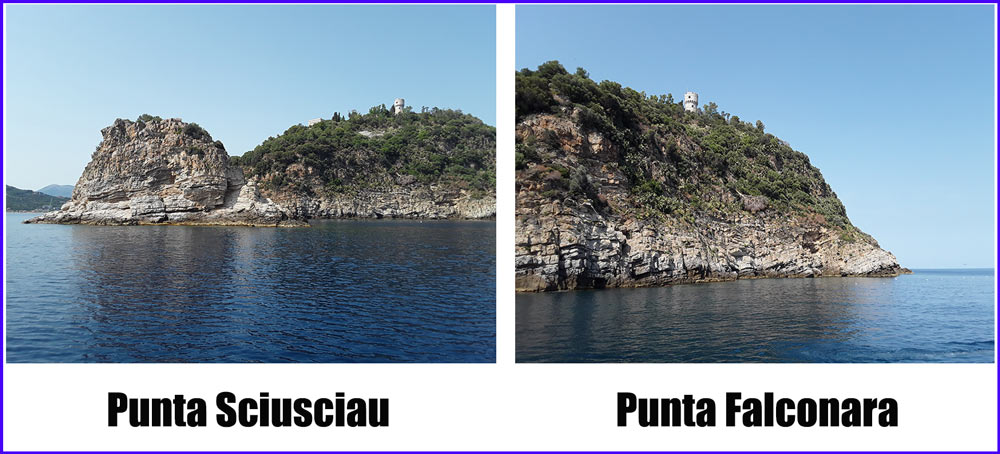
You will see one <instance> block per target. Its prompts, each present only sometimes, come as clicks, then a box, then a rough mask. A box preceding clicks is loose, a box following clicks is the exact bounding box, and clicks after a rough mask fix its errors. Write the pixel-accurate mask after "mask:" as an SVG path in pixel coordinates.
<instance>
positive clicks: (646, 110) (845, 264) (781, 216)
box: [515, 62, 906, 291]
mask: <svg viewBox="0 0 1000 454" xmlns="http://www.w3.org/2000/svg"><path fill="white" fill-rule="evenodd" d="M516 140H517V142H516V143H517V145H516V147H517V149H516V155H515V159H516V169H517V171H516V172H517V186H516V188H517V209H516V216H517V219H516V227H517V238H516V262H515V265H516V286H517V289H518V290H522V291H537V290H560V289H574V288H593V287H598V288H599V287H631V286H654V285H666V284H672V283H683V282H700V281H713V280H732V279H743V278H756V277H785V276H789V277H791V276H795V277H812V276H846V275H857V276H894V275H897V274H898V273H900V272H905V271H906V270H905V269H903V268H900V266H899V264H898V263H897V262H896V258H895V257H894V256H893V255H892V254H891V253H889V252H887V251H885V250H882V249H881V248H880V247H879V245H878V243H877V242H876V241H875V240H874V239H873V238H872V237H871V236H869V235H867V234H865V233H864V232H861V231H860V230H859V229H858V228H856V227H854V226H853V225H852V224H851V223H850V221H849V220H848V218H847V214H846V211H845V209H844V206H843V204H841V202H840V200H839V199H837V196H836V194H835V193H834V192H833V191H832V190H831V189H830V186H829V185H827V184H826V182H825V181H824V180H823V176H822V175H821V174H820V172H819V170H818V169H816V168H815V167H813V166H812V165H810V163H809V158H808V157H807V156H806V155H804V154H802V153H799V152H796V151H794V150H792V149H791V148H790V147H789V146H788V145H787V144H785V143H784V142H782V141H780V140H778V139H777V138H776V137H774V136H772V135H770V134H767V133H765V132H764V125H763V124H762V123H761V122H757V123H756V124H750V123H744V122H742V121H740V120H739V118H738V117H736V116H730V115H729V114H726V113H724V112H719V111H718V108H717V106H715V105H714V104H713V103H709V104H708V105H705V106H704V108H703V111H701V112H693V113H690V112H684V109H683V107H682V105H681V104H680V103H679V102H674V100H673V99H672V97H670V96H669V95H668V96H652V97H650V96H647V95H646V94H644V93H639V92H636V91H634V90H632V89H630V88H623V87H621V86H620V85H619V84H617V83H614V82H609V81H604V82H601V83H596V82H594V81H592V80H590V79H589V77H587V75H586V72H585V71H583V70H582V69H581V70H578V71H577V72H576V74H569V73H567V72H566V71H565V69H563V67H562V66H561V65H559V64H558V63H557V62H550V63H546V64H544V65H542V66H540V67H539V68H538V70H537V71H531V70H527V69H525V70H522V71H521V72H519V73H518V74H517V135H516Z"/></svg>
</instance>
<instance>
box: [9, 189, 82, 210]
mask: <svg viewBox="0 0 1000 454" xmlns="http://www.w3.org/2000/svg"><path fill="white" fill-rule="evenodd" d="M6 197H7V211H49V210H58V209H59V207H61V206H62V205H63V204H64V203H66V202H67V201H69V199H68V198H66V197H56V196H51V195H48V194H42V193H41V192H35V191H31V190H28V189H18V188H15V187H13V186H10V185H7V196H6Z"/></svg>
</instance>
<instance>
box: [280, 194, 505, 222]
mask: <svg viewBox="0 0 1000 454" xmlns="http://www.w3.org/2000/svg"><path fill="white" fill-rule="evenodd" d="M272 199H274V200H275V201H278V202H279V203H281V205H282V206H285V207H287V208H288V209H289V211H290V212H292V213H293V214H295V215H297V216H301V217H304V218H319V219H327V218H377V219H381V218H398V219H491V218H494V217H496V206H497V203H496V198H495V197H493V196H492V195H490V196H485V197H481V198H475V197H472V195H471V194H469V193H463V192H459V191H451V190H447V189H446V188H439V187H436V186H416V187H406V186H396V187H388V188H386V189H384V190H378V191H377V190H367V191H362V192H357V193H354V194H343V195H333V196H326V197H315V196H304V195H300V194H295V193H291V192H287V191H284V192H279V193H274V194H272Z"/></svg>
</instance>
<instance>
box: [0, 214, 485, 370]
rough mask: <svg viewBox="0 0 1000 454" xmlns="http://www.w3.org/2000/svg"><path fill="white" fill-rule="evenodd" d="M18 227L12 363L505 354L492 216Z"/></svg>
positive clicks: (11, 288)
mask: <svg viewBox="0 0 1000 454" xmlns="http://www.w3.org/2000/svg"><path fill="white" fill-rule="evenodd" d="M7 227H8V244H9V246H8V251H7V253H8V257H7V259H8V264H10V265H9V266H8V281H7V286H8V300H7V310H8V324H7V328H8V337H7V341H8V348H7V354H8V361H13V362H17V361H116V362H128V361H142V362H146V361H191V362H246V361H266V362H281V361H320V362H343V361H351V362H353V361H366V362H372V361H374V362H382V361H419V362H492V361H493V360H494V358H495V353H494V344H495V276H494V274H495V261H494V251H495V246H494V238H495V233H494V232H495V227H494V224H493V223H486V222H430V223H420V222H407V221H371V222H368V221H320V222H316V223H314V226H313V228H310V229H254V228H237V227H95V226H43V225H29V226H26V225H20V224H16V223H12V222H11V220H10V219H8V220H7ZM14 244H17V245H18V246H13V245H14ZM39 251H44V252H42V253H39ZM13 264H17V266H18V270H17V271H15V270H13V269H12V268H13V266H12V265H13ZM48 268H56V269H58V270H59V271H58V272H57V273H55V274H53V273H48V271H47V269H48ZM39 290H42V291H39Z"/></svg>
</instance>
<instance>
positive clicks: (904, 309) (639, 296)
mask: <svg viewBox="0 0 1000 454" xmlns="http://www.w3.org/2000/svg"><path fill="white" fill-rule="evenodd" d="M993 285H994V272H993V270H992V269H989V270H983V269H968V270H915V271H914V274H912V275H906V276H900V277H897V278H822V279H758V280H744V281H735V282H723V283H713V284H691V285H675V286H671V287H662V288H645V289H608V290H586V291H574V292H562V293H540V294H518V295H517V316H516V318H517V339H516V345H517V361H519V362H622V361H625V362H802V363H825V362H858V363H868V362H984V363H989V362H993V349H994V345H993V304H994V287H993Z"/></svg>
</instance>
